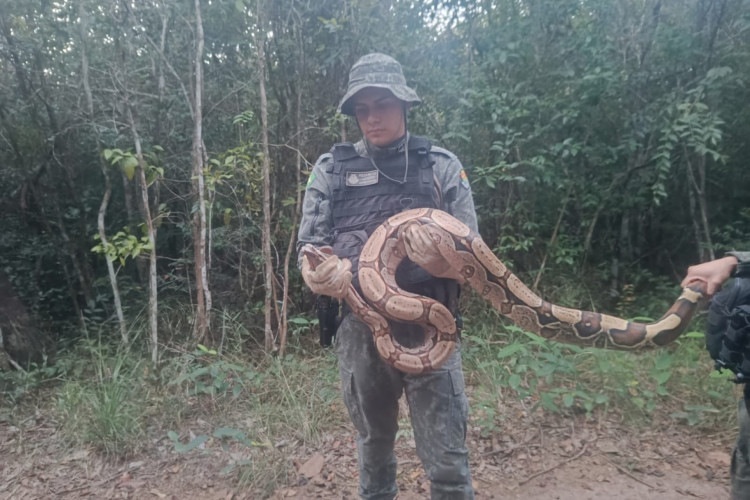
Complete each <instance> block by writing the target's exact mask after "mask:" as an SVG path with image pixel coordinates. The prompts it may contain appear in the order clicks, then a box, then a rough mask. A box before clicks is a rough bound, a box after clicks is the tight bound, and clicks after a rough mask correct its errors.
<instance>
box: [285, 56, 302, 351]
mask: <svg viewBox="0 0 750 500" xmlns="http://www.w3.org/2000/svg"><path fill="white" fill-rule="evenodd" d="M299 51H300V53H299V55H298V56H299V58H300V60H304V57H303V54H304V49H303V46H302V42H301V41H300V42H299ZM302 64H303V63H302V62H301V61H300V62H298V64H297V81H298V82H299V81H300V76H301V74H302V71H301V67H302ZM296 111H297V113H296V116H295V121H296V125H297V131H296V136H297V161H296V167H297V169H296V174H295V177H296V183H295V185H296V186H297V198H296V199H295V203H294V217H293V218H292V230H291V233H290V235H289V246H288V247H287V249H286V256H285V257H284V292H283V295H282V297H281V300H282V302H281V324H280V325H279V354H280V355H283V354H284V350H285V349H286V339H287V334H288V331H289V322H288V321H287V312H288V309H289V262H290V260H291V258H292V251H293V250H294V246H295V245H294V244H295V241H296V235H297V222H298V221H299V214H300V210H301V206H302V190H301V189H300V187H301V185H302V172H301V170H302V145H303V144H304V142H305V140H304V137H303V134H304V132H303V131H304V127H303V126H302V86H301V85H299V83H298V84H297V109H296Z"/></svg>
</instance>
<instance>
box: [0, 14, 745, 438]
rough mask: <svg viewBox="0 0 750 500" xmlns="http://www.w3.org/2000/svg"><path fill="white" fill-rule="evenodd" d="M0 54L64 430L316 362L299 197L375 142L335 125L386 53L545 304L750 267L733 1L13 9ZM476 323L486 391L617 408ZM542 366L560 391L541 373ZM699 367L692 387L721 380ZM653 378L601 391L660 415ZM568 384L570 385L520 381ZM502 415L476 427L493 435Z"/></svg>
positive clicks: (12, 397) (40, 359)
mask: <svg viewBox="0 0 750 500" xmlns="http://www.w3.org/2000/svg"><path fill="white" fill-rule="evenodd" d="M0 30H1V31H2V33H1V36H0V58H1V59H0V60H1V61H2V65H3V69H4V71H3V72H2V73H0V87H1V88H2V92H0V175H1V178H2V182H1V183H0V203H1V204H2V205H1V206H2V214H3V215H2V218H1V219H0V229H1V231H2V237H0V288H1V289H2V290H1V291H0V295H2V298H3V304H1V305H0V311H2V314H0V328H1V330H0V331H1V332H2V342H1V344H2V345H3V348H4V350H5V354H6V355H5V356H3V362H2V365H3V366H4V367H5V368H8V369H9V368H15V369H16V370H15V373H14V374H10V375H4V377H6V378H3V381H4V383H3V385H2V388H3V396H2V397H3V398H4V399H3V400H4V401H6V402H9V403H10V404H11V406H12V405H15V404H18V403H19V401H21V399H22V397H23V395H25V394H27V393H28V391H29V390H30V389H31V388H35V387H37V386H39V385H43V382H49V381H50V380H52V381H55V382H56V383H58V384H63V385H62V387H61V386H59V385H58V386H56V387H57V389H56V390H59V391H61V392H60V394H63V396H61V397H60V398H61V399H60V401H61V403H59V404H60V408H63V409H67V410H70V409H71V408H73V407H75V404H74V403H75V401H74V400H75V398H73V397H72V396H71V395H70V393H69V392H67V390H68V389H69V388H70V385H69V384H70V383H71V381H75V384H76V387H78V388H79V389H80V390H81V391H82V392H81V394H84V393H85V390H94V389H93V387H94V385H87V383H86V382H85V381H86V380H88V381H89V382H94V381H96V382H97V384H98V385H97V386H98V387H100V388H101V387H104V386H102V382H103V381H108V383H113V384H114V386H113V387H116V388H117V387H119V388H120V389H122V387H120V385H118V384H116V383H115V382H116V381H117V380H118V377H123V376H124V375H123V374H125V373H127V377H128V381H129V386H131V387H130V389H129V390H134V391H135V392H136V393H137V392H138V390H137V387H139V385H138V384H146V386H147V385H148V384H149V383H153V379H154V378H156V379H158V380H159V381H161V382H164V383H165V387H166V385H167V382H173V383H174V382H175V380H176V381H177V385H181V384H183V385H185V384H186V385H189V386H190V387H191V391H192V394H195V393H196V392H199V393H200V392H201V391H205V393H207V394H208V393H210V394H211V395H212V397H213V396H216V394H217V391H218V392H221V393H222V394H224V393H226V395H228V396H230V397H237V396H238V394H240V393H241V392H242V387H240V386H238V385H237V383H236V379H233V377H239V375H238V373H239V374H241V375H243V376H249V375H248V374H249V373H253V374H256V375H257V374H258V373H266V374H268V373H273V370H272V369H271V368H269V366H271V365H269V364H268V363H271V364H273V363H278V362H279V360H281V361H284V360H285V361H287V362H289V363H298V362H300V361H304V360H305V359H307V358H315V357H317V356H320V354H321V351H320V348H319V347H317V346H316V345H315V343H316V339H315V330H316V327H315V319H314V314H313V313H312V301H313V298H312V297H311V295H310V294H309V291H308V290H306V288H305V287H304V285H303V282H302V280H301V278H300V275H299V272H298V271H297V268H296V260H297V255H296V253H295V249H294V245H295V236H296V231H297V225H298V221H299V213H300V203H301V196H302V194H303V192H304V186H305V183H306V181H307V176H308V175H309V173H310V170H311V168H312V164H313V163H314V162H315V160H316V158H317V157H318V156H319V155H320V154H322V153H324V152H327V151H328V149H329V148H330V147H331V145H332V144H333V143H334V142H340V141H345V140H350V141H351V140H357V139H358V138H359V135H358V131H357V128H356V124H354V123H352V121H351V120H348V119H346V117H344V116H342V115H339V114H336V105H337V103H338V100H339V98H340V96H341V95H343V93H344V90H345V88H346V83H347V76H348V70H349V68H350V67H351V65H352V63H353V62H354V61H356V59H357V58H359V57H360V56H361V55H363V54H365V53H369V52H373V51H378V52H384V53H387V54H390V55H392V56H394V57H395V58H396V59H398V60H399V61H400V62H401V63H402V65H403V68H404V72H405V74H406V78H407V81H408V82H409V84H410V85H411V86H412V87H413V88H415V89H416V91H417V92H418V93H419V95H420V96H421V98H422V100H423V104H422V105H421V106H419V107H417V108H415V109H414V110H413V111H412V112H411V114H410V116H409V128H410V130H411V131H412V132H413V133H417V134H420V135H426V136H428V137H430V138H431V139H432V140H433V141H434V142H435V144H438V145H440V146H443V147H446V148H448V149H450V150H451V151H453V152H454V153H456V154H457V156H458V157H459V158H460V159H461V161H462V163H463V165H464V168H465V170H466V172H467V174H468V178H469V181H470V182H471V186H472V189H473V193H474V199H475V203H476V207H477V214H478V217H479V228H480V233H481V234H482V236H483V238H484V240H485V241H486V242H487V243H488V244H489V246H490V247H491V248H493V250H494V251H495V253H496V254H497V255H498V256H499V257H500V258H501V259H502V260H503V261H504V262H506V263H507V264H509V265H510V266H511V267H512V269H513V270H514V272H516V273H517V274H518V275H519V276H520V277H521V278H522V279H523V280H524V281H525V282H526V283H527V284H528V285H529V286H532V287H533V288H534V289H535V290H536V291H538V293H539V294H540V295H542V296H544V297H545V298H546V299H548V300H551V301H553V302H555V303H558V304H561V305H565V306H569V307H579V308H585V309H589V310H600V311H607V312H610V313H615V314H619V315H622V316H625V317H629V318H633V317H652V318H653V317H658V316H659V315H660V314H661V313H662V312H663V311H665V310H666V308H667V307H668V304H669V303H671V301H672V300H674V298H675V297H676V296H677V294H678V291H679V289H678V283H679V281H680V279H681V277H682V276H683V275H684V274H685V271H686V268H687V266H688V265H691V264H694V263H697V262H701V261H705V260H708V259H711V258H713V257H714V256H720V255H721V254H722V253H723V252H724V251H727V250H732V249H739V250H741V249H743V248H744V249H747V247H748V243H749V242H750V203H749V201H750V169H748V167H747V165H748V161H750V142H749V141H748V140H747V138H748V137H750V6H748V4H747V2H744V1H742V0H690V1H680V2H663V1H662V0H485V1H468V0H421V1H420V0H413V1H405V0H320V1H302V0H273V1H270V0H257V1H251V0H235V1H216V0H214V1H207V0H194V1H175V0H165V1H158V0H152V1H151V0H132V1H128V2H121V1H92V0H60V1H49V0H2V1H1V2H0ZM464 301H465V302H466V309H467V310H468V311H469V313H470V314H467V338H468V340H469V342H468V344H471V341H472V340H473V341H474V345H475V346H478V347H487V349H489V350H488V351H487V352H490V351H491V350H492V349H495V350H494V351H491V354H490V358H491V359H492V360H493V361H492V362H494V363H498V362H499V361H498V360H500V361H501V362H502V363H510V369H507V370H505V371H503V370H499V372H502V373H499V372H498V373H495V374H494V376H495V377H496V378H498V380H502V383H503V384H505V385H506V386H508V387H510V388H512V389H513V390H514V391H515V393H518V394H519V395H521V396H524V397H526V396H529V395H532V396H534V397H536V398H538V399H540V401H541V403H542V405H543V406H544V407H545V408H547V409H551V410H555V409H559V408H560V407H573V406H576V405H581V406H582V407H583V408H584V410H585V411H586V412H591V411H592V410H593V409H595V408H597V407H598V406H601V405H608V404H611V403H612V402H613V398H615V395H614V392H612V393H611V394H612V396H611V397H610V396H607V394H610V393H606V392H605V393H604V397H599V396H595V395H594V394H596V393H597V389H593V388H589V390H588V392H587V391H586V390H580V391H579V393H575V392H574V390H573V388H575V387H577V385H576V384H578V382H575V381H574V380H575V377H573V375H576V376H577V375H580V374H579V373H577V372H576V367H575V366H571V365H564V363H562V359H563V358H564V356H563V354H564V353H565V355H566V356H574V355H580V353H581V351H580V350H578V351H562V350H561V349H562V348H560V347H549V346H543V345H541V344H539V343H538V342H537V341H533V340H529V339H528V338H526V337H525V336H524V335H523V334H522V333H519V332H513V329H512V327H509V326H507V325H506V324H505V323H502V321H501V319H500V318H499V316H497V315H493V314H492V313H488V312H486V311H485V309H486V308H487V307H488V306H486V305H483V304H480V303H479V301H478V300H475V299H474V298H472V296H471V295H470V294H465V297H464ZM488 324H489V325H496V326H495V327H494V328H493V329H487V330H488V331H484V330H483V328H485V327H486V325H488ZM501 324H502V325H506V326H500V325H501ZM696 329H699V328H698V327H696ZM489 330H492V331H489ZM498 331H504V332H505V336H503V335H498V334H497V332H498ZM694 336H695V337H699V336H700V335H699V334H697V333H696V334H695V335H694ZM508 339H510V340H508ZM506 340H507V341H506ZM498 342H499V343H500V345H499V346H496V347H492V346H493V345H494V344H496V343H498ZM529 342H531V343H532V344H533V345H534V346H535V347H534V349H542V350H546V352H548V355H549V356H552V357H551V358H549V359H553V360H556V361H555V362H556V363H557V364H554V363H552V364H553V365H554V368H553V369H552V371H549V363H550V362H549V359H548V362H547V365H546V366H541V365H539V366H537V365H534V364H533V361H532V360H531V357H529V358H528V359H527V358H524V353H526V350H525V349H531V348H530V347H528V345H529V344H528V343H529ZM534 342H537V343H536V344H534ZM686 342H690V340H689V338H688V339H687V340H686ZM692 342H693V343H692V344H691V346H692V347H691V348H692V351H690V352H691V354H690V355H689V356H688V357H687V358H686V359H689V360H690V361H689V362H687V361H686V364H691V363H692V364H700V363H702V364H703V366H704V367H705V366H709V368H710V360H709V359H708V358H707V357H706V356H703V357H701V354H700V353H699V351H700V340H699V339H698V340H693V341H692ZM469 348H470V347H469ZM509 348H511V349H509ZM498 349H499V352H498ZM508 349H509V350H508ZM566 349H567V348H566ZM529 352H530V351H529ZM534 352H536V351H534ZM550 353H551V354H550ZM468 354H469V356H470V355H471V352H469V353H468ZM597 356H600V357H598V358H596V359H597V360H598V361H599V362H601V361H602V360H605V359H606V360H607V363H609V364H610V366H612V364H613V363H614V364H615V366H620V368H621V369H622V370H623V373H625V372H627V371H628V370H630V369H631V368H632V366H631V363H630V361H625V360H624V358H622V357H617V358H612V357H609V358H607V357H606V356H608V354H601V355H600V354H597ZM665 356H666V357H665ZM669 356H672V357H669ZM82 359H88V360H94V362H92V363H81V360H82ZM207 359H208V360H207ZM269 359H271V361H269ZM524 359H526V361H524ZM648 359H651V360H652V361H653V360H655V361H654V364H653V365H650V366H651V372H649V373H650V375H648V377H651V379H650V380H651V385H652V386H653V387H652V389H653V390H647V391H646V392H645V393H640V392H639V391H640V390H641V389H637V388H634V386H632V384H631V386H630V387H628V386H627V383H628V382H627V380H625V381H621V382H618V384H620V385H616V386H612V385H610V386H609V389H610V390H611V391H620V392H621V393H622V395H623V396H627V395H628V394H629V395H630V396H633V395H634V393H636V394H635V396H636V402H635V405H636V406H637V407H638V408H640V409H641V410H643V411H644V412H646V413H648V412H647V411H646V410H648V411H650V410H653V408H654V407H655V404H656V402H658V400H659V397H660V396H663V395H664V394H662V393H663V392H665V389H664V387H665V386H664V384H666V383H667V381H668V379H669V377H670V374H671V373H672V372H673V370H674V368H675V365H674V364H673V363H676V361H674V359H675V358H674V354H673V353H672V352H671V351H667V353H666V354H664V353H662V354H659V355H656V356H655V357H653V358H648ZM273 360H276V361H273ZM508 360H510V361H508ZM519 360H520V361H519ZM613 360H614V361H613ZM698 360H700V361H698ZM235 362H237V363H240V364H239V365H238V364H237V363H235ZM243 363H247V365H246V368H242V369H240V368H239V366H240V365H242V364H243ZM264 363H265V364H264ZM502 363H501V364H502ZM523 363H526V364H523ZM607 363H605V364H607ZM617 363H620V364H621V365H618V364H617ZM467 366H468V368H469V369H472V368H473V369H476V370H479V371H481V370H487V369H488V368H487V366H488V365H481V363H479V362H477V363H476V364H474V365H472V364H471V362H470V363H469V364H468V365H467ZM507 366H508V365H506V367H507ZM601 366H602V373H604V371H606V370H605V369H604V368H603V367H604V365H601ZM198 368H200V370H202V371H198ZM277 368H278V366H277ZM578 368H580V367H578ZM537 369H538V371H536V372H535V371H534V370H537ZM612 369H613V370H615V371H616V369H615V368H612ZM88 370H90V372H89V371H88ZM545 370H546V371H545ZM555 370H559V371H565V370H568V372H566V373H568V374H569V375H571V377H572V378H570V379H568V381H569V383H568V384H567V386H566V385H565V383H562V385H561V386H560V387H558V388H556V389H554V390H552V389H549V390H547V391H546V392H545V391H542V390H541V389H540V388H539V387H541V386H539V387H538V386H537V385H536V382H533V381H529V380H527V378H526V375H527V374H529V373H534V374H535V377H536V378H539V379H540V380H542V381H544V380H545V379H544V377H547V378H548V380H549V378H550V377H551V375H554V374H555V373H553V372H554V371H555ZM571 370H572V371H571ZM654 370H655V371H654ZM704 371H705V370H704ZM19 372H20V373H22V374H23V376H19V375H18V373H19ZM488 376H489V375H488ZM14 377H15V378H14ZM87 377H90V379H87ZM654 377H656V378H654ZM135 379H138V380H139V382H134V380H135ZM206 380H208V381H209V382H206ZM231 380H235V383H234V384H233V383H232V382H231ZM264 380H266V382H265V383H268V382H267V379H264ZM610 382H611V380H610ZM601 383H603V384H604V383H605V382H601ZM643 383H644V384H645V382H643ZM201 384H203V385H201ZM206 384H207V385H206ZM105 385H106V384H105ZM605 385H606V384H605ZM563 386H565V387H563ZM106 387H110V386H106ZM238 387H240V389H239V390H238V389H237V388H238ZM660 387H661V391H662V393H660V392H659V390H660V389H659V388H660ZM110 388H111V387H110ZM579 389H580V387H579ZM97 390H101V389H97ZM113 390H114V389H113ZM251 392H252V391H251ZM129 394H130V393H129ZM141 394H142V393H141ZM600 395H601V394H600ZM79 396H80V394H79ZM110 396H111V395H110ZM92 397H93V398H94V399H93V400H92V401H95V400H97V398H102V397H104V396H102V395H101V394H99V395H98V396H97V395H94V396H92ZM117 397H121V398H123V399H122V401H125V400H127V398H129V397H132V394H130V395H128V394H120V395H119V396H117ZM326 397H327V396H326ZM66 398H72V399H66ZM608 398H609V399H608ZM638 398H640V399H638ZM84 399H85V398H84ZM630 399H631V400H632V399H633V398H632V397H631V398H630ZM638 400H639V401H640V403H639V402H638ZM82 401H83V399H81V401H78V402H79V403H81V404H83V403H82ZM122 401H121V403H122ZM493 404H494V403H492V404H489V403H488V404H487V405H486V407H484V406H482V405H481V403H477V406H478V407H479V406H481V408H480V409H478V410H477V414H478V415H480V416H483V417H482V418H486V421H487V422H489V424H488V425H490V426H491V425H492V423H491V422H492V421H493V419H494V418H500V417H499V415H496V414H495V413H498V412H497V411H494V413H493V410H492V407H493ZM629 404H633V402H632V401H631V402H630V403H629ZM123 405H124V403H123ZM123 405H121V406H120V407H121V408H124V407H125V406H123ZM92 408H93V409H92ZM92 408H89V409H90V411H91V412H94V413H95V412H96V411H97V409H96V407H95V405H94V407H92ZM706 408H708V407H706ZM644 409H645V410H644ZM649 409H650V410H649ZM67 410H66V411H67ZM99 410H101V408H99ZM102 411H103V410H102ZM134 411H135V410H134ZM678 413H679V412H678ZM703 413H705V411H703V410H700V409H699V410H695V411H693V412H692V413H691V412H690V411H688V412H684V411H683V412H681V415H682V417H685V418H688V417H690V418H692V419H693V421H697V420H695V419H696V418H698V417H700V416H701V415H703ZM696 415H697V416H696ZM79 417H80V415H79ZM63 421H64V419H63ZM128 422H129V423H125V424H123V425H129V426H131V427H132V429H131V430H133V429H140V430H139V432H140V431H142V428H141V426H140V424H139V423H138V422H139V419H138V418H135V419H134V420H133V421H128ZM110 423H111V422H110ZM118 432H119V435H120V436H122V435H124V433H123V432H122V429H120V430H119V431H118ZM118 432H115V434H118ZM79 437H80V436H79ZM88 439H96V438H91V437H90V436H89V437H88ZM99 439H100V441H99V444H101V445H102V446H103V447H104V448H105V449H107V450H108V451H116V452H118V453H119V452H125V453H127V452H132V446H131V445H132V443H129V442H128V441H127V440H125V441H117V440H115V441H116V442H115V444H113V441H111V440H110V441H107V439H108V438H106V437H104V438H102V437H101V436H100V437H99ZM123 443H125V444H123Z"/></svg>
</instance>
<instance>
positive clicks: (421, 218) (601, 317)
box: [301, 208, 707, 374]
mask: <svg viewBox="0 0 750 500" xmlns="http://www.w3.org/2000/svg"><path fill="white" fill-rule="evenodd" d="M412 224H418V225H421V226H425V229H426V230H427V231H428V232H429V235H430V237H431V238H432V240H433V241H434V242H435V244H436V247H437V249H438V251H439V252H440V255H441V256H442V257H443V258H444V259H445V260H446V261H447V262H448V263H449V264H450V266H451V268H452V269H453V270H454V271H455V272H457V273H458V275H459V276H460V277H461V279H462V280H463V281H464V283H468V284H469V286H471V288H472V289H473V290H474V291H475V292H477V293H478V294H479V295H480V296H481V297H482V298H483V299H485V300H486V301H488V302H489V303H490V304H491V305H492V306H493V307H494V308H495V309H496V310H497V311H499V312H500V313H501V314H503V315H504V316H506V317H508V318H510V319H511V320H512V321H513V322H514V323H515V324H516V325H517V326H519V327H520V328H522V329H523V330H525V331H527V332H531V333H533V334H536V335H538V336H541V337H543V338H545V339H548V340H553V341H556V342H562V343H566V344H574V345H578V346H583V347H596V348H602V349H614V350H624V351H636V350H648V349H653V348H658V347H661V346H664V345H666V344H669V343H670V342H673V341H674V340H676V339H677V338H678V337H679V336H680V335H681V334H682V333H683V332H684V330H685V329H686V327H687V325H688V324H689V323H690V321H691V319H692V316H693V314H694V312H695V311H696V309H697V308H698V307H699V306H701V305H702V304H703V303H704V302H705V299H706V298H707V292H706V289H705V285H704V284H703V283H700V282H699V283H691V284H690V285H688V286H687V287H685V288H683V290H682V293H681V294H680V296H679V297H678V298H677V300H676V301H675V302H674V303H673V304H672V306H671V307H670V308H669V309H668V310H667V312H666V313H665V314H664V315H663V316H662V317H661V318H659V319H658V320H656V321H654V322H651V323H639V322H634V321H628V320H625V319H622V318H618V317H615V316H610V315H607V314H603V313H596V312H591V311H582V310H579V309H571V308H567V307H561V306H558V305H555V304H552V303H550V302H548V301H546V300H543V299H542V298H541V297H539V296H538V295H537V294H535V293H534V292H533V291H532V290H531V289H530V288H529V287H527V286H526V285H525V284H524V283H523V282H522V281H521V280H520V279H519V278H518V277H517V276H516V275H515V274H513V273H512V272H511V271H510V269H509V268H508V266H506V265H505V264H504V263H503V262H502V261H501V260H500V259H499V258H498V257H497V256H495V254H494V253H493V252H492V250H491V249H490V247H489V246H488V245H487V244H486V243H485V242H484V241H483V240H482V237H481V236H480V235H479V234H478V233H477V232H475V231H473V230H471V229H470V228H469V227H468V226H467V225H466V224H464V223H462V222H461V221H459V220H458V219H456V218H455V217H453V216H452V215H450V214H448V213H446V212H444V211H441V210H439V209H435V208H416V209H411V210H406V211H403V212H401V213H398V214H396V215H393V216H391V217H390V218H388V219H387V220H386V221H384V222H383V223H382V224H381V225H380V226H378V227H377V228H376V229H375V230H374V231H373V233H372V234H371V235H370V236H369V238H368V240H367V242H366V243H365V245H364V246H363V248H362V251H361V254H360V257H359V268H358V277H359V285H360V289H361V291H362V294H360V293H359V292H358V291H357V290H356V289H355V287H354V286H353V285H350V286H349V287H348V288H347V290H346V295H345V296H344V297H343V299H344V300H345V301H346V302H347V304H348V305H349V307H350V308H351V310H352V312H353V313H354V314H355V315H356V316H357V317H358V318H359V319H360V320H361V321H362V322H363V323H365V324H366V325H367V326H368V327H369V328H370V330H371V332H372V335H373V339H374V342H375V346H376V348H377V351H378V353H379V355H380V356H381V358H383V360H385V362H386V363H388V364H390V365H392V366H394V367H395V368H396V369H398V370H400V371H402V372H406V373H412V374H420V373H425V372H428V371H431V370H434V369H436V368H439V367H440V366H441V365H442V364H443V363H445V361H446V360H447V359H448V358H449V357H450V356H451V354H452V353H453V351H454V349H455V347H456V343H457V342H458V332H457V330H456V322H455V319H454V317H453V315H452V314H451V312H450V311H449V310H448V308H446V307H445V306H444V305H443V304H441V303H440V302H438V301H436V300H433V299H431V298H429V297H425V296H422V295H417V294H414V293H411V292H408V291H406V290H403V289H402V288H401V287H400V286H399V285H398V283H397V282H396V268H397V267H398V265H399V263H401V261H403V260H404V259H405V258H407V257H408V255H407V252H406V246H405V240H404V236H403V235H404V231H405V230H406V228H407V227H409V226H410V225H412ZM301 252H302V253H303V254H304V255H306V256H307V257H308V261H309V262H310V264H311V267H312V268H313V269H314V268H315V267H317V265H319V264H320V263H322V262H323V261H324V260H325V259H327V258H328V257H330V255H331V254H332V249H331V248H330V247H316V246H313V245H311V244H307V245H304V246H303V247H302V249H301ZM388 320H393V321H398V322H411V323H416V324H418V325H421V326H422V328H423V331H424V339H423V342H422V343H421V344H419V345H417V346H413V347H406V346H404V345H402V344H401V343H399V342H398V341H397V340H396V338H394V336H393V335H392V334H391V328H390V326H389V322H388Z"/></svg>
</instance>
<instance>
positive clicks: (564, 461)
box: [518, 443, 589, 486]
mask: <svg viewBox="0 0 750 500" xmlns="http://www.w3.org/2000/svg"><path fill="white" fill-rule="evenodd" d="M588 445H589V443H586V444H584V445H583V448H581V451H579V452H578V453H576V454H575V455H573V456H572V457H570V458H569V459H567V460H563V461H562V462H558V463H557V464H555V465H553V466H552V467H547V468H546V469H544V470H542V471H539V472H537V473H535V474H532V475H530V476H529V477H527V478H526V479H523V480H521V481H519V482H518V486H521V485H523V484H526V483H528V482H529V481H531V480H532V479H534V478H535V477H539V476H541V475H542V474H546V473H548V472H550V471H553V470H555V469H557V468H558V467H560V466H563V465H565V464H568V463H570V462H572V461H573V460H576V459H579V458H581V456H583V454H584V453H586V449H587V448H588Z"/></svg>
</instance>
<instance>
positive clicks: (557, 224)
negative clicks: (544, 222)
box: [531, 186, 572, 290]
mask: <svg viewBox="0 0 750 500" xmlns="http://www.w3.org/2000/svg"><path fill="white" fill-rule="evenodd" d="M571 190H572V186H568V190H567V191H566V192H565V198H564V199H563V204H562V206H561V207H560V213H559V214H558V215H557V222H555V229H554V230H553V231H552V236H551V237H550V239H549V243H548V244H547V251H546V252H544V257H543V258H542V264H541V265H540V266H539V272H538V273H537V274H536V279H535V280H534V286H532V287H531V288H532V289H533V290H537V286H538V285H539V280H541V279H542V273H543V272H544V266H545V264H547V257H549V253H550V251H551V250H552V245H554V243H555V240H556V239H557V232H558V231H559V230H560V224H561V223H562V220H563V216H564V215H565V207H566V206H567V205H568V198H569V197H570V191H571Z"/></svg>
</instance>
